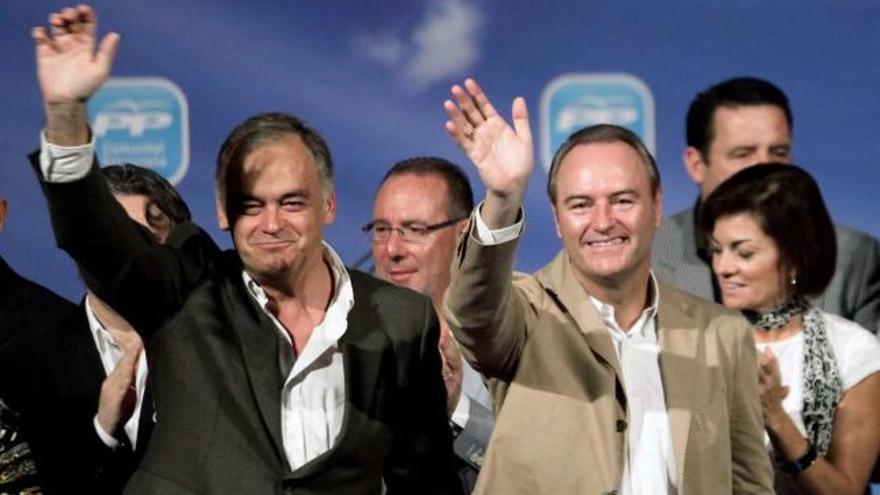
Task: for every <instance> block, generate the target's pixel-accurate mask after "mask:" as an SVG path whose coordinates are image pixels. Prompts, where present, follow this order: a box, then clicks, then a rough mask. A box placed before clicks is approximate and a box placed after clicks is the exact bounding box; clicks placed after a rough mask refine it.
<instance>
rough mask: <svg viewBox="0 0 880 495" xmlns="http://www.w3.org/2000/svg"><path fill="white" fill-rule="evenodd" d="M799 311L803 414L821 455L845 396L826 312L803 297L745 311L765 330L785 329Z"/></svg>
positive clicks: (752, 321)
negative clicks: (764, 309) (765, 309)
mask: <svg viewBox="0 0 880 495" xmlns="http://www.w3.org/2000/svg"><path fill="white" fill-rule="evenodd" d="M798 314H803V315H804V321H803V327H804V329H803V332H804V369H803V375H804V387H803V395H804V398H803V401H804V403H803V410H802V411H801V414H802V416H803V418H804V426H805V427H806V430H807V437H808V438H809V440H810V443H812V444H813V446H815V447H816V451H817V452H818V454H819V455H825V454H826V453H827V452H828V447H829V445H830V444H831V430H832V427H833V426H834V412H835V410H836V409H837V405H838V404H839V403H840V397H841V395H843V382H842V381H841V379H840V372H839V371H838V369H837V359H836V358H835V357H834V354H833V353H832V352H831V345H830V343H829V342H828V334H827V333H826V331H825V318H824V317H823V316H822V311H821V310H819V309H818V308H816V307H813V306H812V305H811V304H809V303H808V302H806V301H805V300H803V299H800V298H796V299H794V300H792V301H789V302H788V303H786V304H784V305H782V306H781V307H779V308H778V309H775V310H773V311H770V312H768V313H764V314H758V313H755V312H753V311H743V315H744V316H745V317H746V318H747V319H748V320H749V321H750V322H751V323H752V324H753V325H755V327H756V328H759V329H761V330H764V331H770V330H774V329H776V328H781V327H783V326H785V325H786V324H787V323H788V322H789V321H791V319H792V318H793V317H795V316H796V315H798Z"/></svg>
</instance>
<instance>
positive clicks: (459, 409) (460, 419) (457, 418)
mask: <svg viewBox="0 0 880 495" xmlns="http://www.w3.org/2000/svg"><path fill="white" fill-rule="evenodd" d="M470 414H471V401H470V399H468V397H467V395H465V394H464V393H462V394H461V395H459V397H458V403H457V404H456V405H455V410H454V411H452V418H451V419H452V422H453V423H455V424H456V425H457V426H458V427H460V428H461V429H464V427H465V426H467V422H468V419H470Z"/></svg>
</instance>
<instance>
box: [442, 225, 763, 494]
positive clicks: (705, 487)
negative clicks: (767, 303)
mask: <svg viewBox="0 0 880 495" xmlns="http://www.w3.org/2000/svg"><path fill="white" fill-rule="evenodd" d="M515 253H516V242H515V241H511V242H508V243H504V244H501V245H496V246H482V245H480V244H479V243H477V242H476V241H474V240H473V238H472V236H471V235H467V236H464V237H463V240H462V242H461V243H460V244H459V247H458V252H457V255H456V258H455V260H454V261H453V267H452V274H453V275H452V281H451V284H450V286H449V292H448V294H447V297H446V308H445V309H446V317H447V319H448V320H449V323H450V325H451V328H452V331H453V333H454V335H455V337H456V339H457V340H458V342H459V344H460V345H461V347H462V350H463V353H464V355H465V357H466V358H467V359H468V360H469V361H470V362H471V363H472V364H473V366H474V368H476V369H477V370H478V371H480V372H482V373H483V374H484V376H485V377H486V378H488V379H489V380H490V383H493V384H494V385H493V389H494V391H493V392H494V396H495V397H494V398H495V403H496V404H495V407H496V416H497V417H496V423H495V430H494V433H493V436H492V439H491V441H490V443H489V448H488V452H487V454H486V458H485V460H484V463H483V467H482V470H481V472H480V479H479V480H478V482H477V487H476V491H475V493H477V494H503V495H515V494H524V495H525V494H528V495H540V494H548V495H549V494H553V495H559V494H569V493H571V494H599V493H616V491H617V490H619V487H620V485H621V478H622V476H623V467H624V459H625V456H626V445H627V442H626V435H627V430H628V428H627V426H628V425H627V398H626V393H625V392H624V388H623V383H622V374H621V370H620V366H619V363H618V359H617V354H616V352H615V349H614V344H613V343H612V340H611V337H610V335H609V334H608V331H607V329H606V328H605V326H604V324H603V322H602V319H601V317H600V316H599V314H598V313H597V312H596V310H595V308H594V307H593V305H592V304H591V303H590V301H589V298H588V296H587V294H586V292H585V291H584V289H583V287H582V286H581V285H580V284H579V283H578V282H577V281H576V279H575V278H574V276H573V273H572V270H573V268H572V267H571V266H570V264H569V261H568V258H567V256H566V255H565V254H564V252H561V253H560V254H559V255H558V256H557V257H556V259H554V260H553V262H551V263H550V264H549V265H547V266H546V267H544V268H543V269H542V270H540V271H539V272H538V273H537V274H535V275H534V276H529V275H513V274H512V272H511V269H512V266H513V261H514V257H515ZM659 292H660V304H659V312H658V325H657V331H658V335H659V341H660V348H661V353H660V369H661V375H662V377H663V385H664V390H665V393H666V402H667V409H668V413H669V422H670V429H671V435H672V443H673V449H674V455H675V465H676V468H677V470H678V472H677V473H676V480H677V482H676V484H677V487H678V494H679V495H703V494H712V495H714V494H724V493H773V491H772V486H773V475H772V469H771V465H770V460H769V458H768V455H767V451H766V450H765V447H764V441H763V438H764V423H763V419H762V415H761V406H760V402H759V398H758V384H757V378H756V370H755V346H754V342H753V340H752V336H751V331H750V329H749V328H748V326H747V323H746V322H745V321H744V320H743V319H741V318H740V317H739V316H738V315H735V314H733V313H731V312H730V311H728V310H726V309H724V308H723V307H721V306H719V305H717V304H714V303H710V302H707V301H704V300H702V299H698V298H696V297H694V296H691V295H689V294H686V293H684V292H680V291H678V290H676V289H673V288H672V287H669V286H667V285H660V288H659Z"/></svg>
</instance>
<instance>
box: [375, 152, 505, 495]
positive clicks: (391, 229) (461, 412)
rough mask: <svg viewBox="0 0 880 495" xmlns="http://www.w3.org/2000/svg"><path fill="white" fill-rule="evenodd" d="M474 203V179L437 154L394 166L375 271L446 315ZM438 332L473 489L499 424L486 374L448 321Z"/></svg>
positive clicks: (468, 487) (381, 210)
mask: <svg viewBox="0 0 880 495" xmlns="http://www.w3.org/2000/svg"><path fill="white" fill-rule="evenodd" d="M473 208H474V199H473V192H472V191H471V186H470V182H468V178H467V176H466V175H465V174H464V172H463V171H462V170H461V168H459V167H458V165H455V164H454V163H452V162H449V161H448V160H445V159H443V158H439V157H417V158H409V159H406V160H402V161H400V162H398V163H396V164H394V166H393V167H391V169H389V170H388V172H387V173H386V174H385V177H384V178H383V179H382V183H381V184H380V186H379V189H378V190H377V191H376V197H375V200H374V201H373V220H372V221H371V222H370V223H369V224H367V225H366V226H364V228H363V230H364V232H366V233H367V234H368V236H369V238H370V240H371V244H372V253H373V260H374V261H375V263H376V275H377V276H378V277H379V278H381V279H382V280H387V281H389V282H392V283H394V284H396V285H399V286H401V287H408V288H410V289H413V290H415V291H417V292H420V293H422V294H425V295H426V296H428V297H429V298H431V303H432V304H433V306H434V310H435V311H436V312H437V314H440V311H442V309H443V298H444V294H445V292H446V288H447V287H448V286H449V265H450V264H451V263H452V258H453V256H454V254H455V245H456V240H457V239H458V237H459V235H460V234H461V232H462V231H463V230H464V229H465V227H466V224H467V218H468V216H469V215H470V212H471V210H473ZM395 233H396V234H395ZM440 336H441V337H440V353H441V355H442V356H443V357H444V359H443V381H444V383H445V384H446V395H447V398H448V404H447V405H448V408H449V414H450V422H451V424H452V427H453V431H455V432H456V434H455V442H454V444H453V450H454V452H455V454H456V456H457V458H458V467H459V469H458V475H459V478H461V480H462V486H463V487H464V490H465V493H471V492H472V491H473V489H474V486H475V485H476V480H477V476H478V474H479V472H480V466H481V465H482V463H483V457H484V456H485V455H486V447H487V446H488V444H489V437H490V436H491V435H492V427H493V426H494V424H495V421H494V417H493V415H492V399H491V398H490V396H489V390H488V389H487V388H486V385H485V384H484V383H483V378H482V377H481V376H480V374H479V373H477V372H476V371H475V370H474V369H473V368H472V367H471V366H470V364H468V363H467V361H465V360H462V358H461V352H460V351H459V350H458V346H457V345H456V343H455V341H454V339H453V338H452V336H451V334H450V333H449V328H448V325H447V324H446V322H445V321H441V322H440Z"/></svg>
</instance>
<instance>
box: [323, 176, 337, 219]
mask: <svg viewBox="0 0 880 495" xmlns="http://www.w3.org/2000/svg"><path fill="white" fill-rule="evenodd" d="M335 219H336V188H335V187H333V186H332V185H331V186H330V187H329V188H328V189H327V193H326V194H325V195H324V224H325V225H329V224H331V223H333V220H335Z"/></svg>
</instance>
